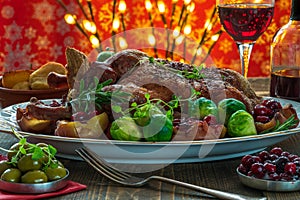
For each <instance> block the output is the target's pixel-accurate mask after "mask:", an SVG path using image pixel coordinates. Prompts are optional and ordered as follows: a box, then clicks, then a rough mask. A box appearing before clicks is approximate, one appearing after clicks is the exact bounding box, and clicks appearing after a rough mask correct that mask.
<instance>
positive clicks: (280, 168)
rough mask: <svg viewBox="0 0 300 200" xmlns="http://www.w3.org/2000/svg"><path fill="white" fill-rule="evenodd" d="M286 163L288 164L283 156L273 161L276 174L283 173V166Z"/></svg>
mask: <svg viewBox="0 0 300 200" xmlns="http://www.w3.org/2000/svg"><path fill="white" fill-rule="evenodd" d="M288 162H289V159H288V158H287V157H285V156H280V157H279V158H277V159H276V160H274V164H275V165H276V168H277V172H278V173H282V172H284V166H285V164H286V163H288Z"/></svg>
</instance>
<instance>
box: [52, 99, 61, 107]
mask: <svg viewBox="0 0 300 200" xmlns="http://www.w3.org/2000/svg"><path fill="white" fill-rule="evenodd" d="M49 106H50V107H59V106H61V104H60V103H59V102H58V101H56V100H52V102H51V103H50V104H49Z"/></svg>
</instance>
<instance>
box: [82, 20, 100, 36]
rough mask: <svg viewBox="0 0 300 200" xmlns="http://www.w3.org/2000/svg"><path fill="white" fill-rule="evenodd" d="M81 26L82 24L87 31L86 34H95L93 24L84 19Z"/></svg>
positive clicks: (95, 30) (95, 29) (95, 28)
mask: <svg viewBox="0 0 300 200" xmlns="http://www.w3.org/2000/svg"><path fill="white" fill-rule="evenodd" d="M82 24H83V27H84V28H85V30H87V31H88V32H90V33H93V34H95V33H96V32H97V27H96V25H95V23H94V22H91V21H89V20H87V19H84V20H83V21H82Z"/></svg>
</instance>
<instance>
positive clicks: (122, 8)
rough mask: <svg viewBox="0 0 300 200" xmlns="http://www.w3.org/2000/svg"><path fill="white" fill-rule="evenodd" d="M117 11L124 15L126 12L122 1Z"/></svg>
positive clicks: (121, 0) (122, 0)
mask: <svg viewBox="0 0 300 200" xmlns="http://www.w3.org/2000/svg"><path fill="white" fill-rule="evenodd" d="M118 10H119V12H120V13H122V14H124V13H125V11H126V3H125V1H124V0H120V2H119V7H118Z"/></svg>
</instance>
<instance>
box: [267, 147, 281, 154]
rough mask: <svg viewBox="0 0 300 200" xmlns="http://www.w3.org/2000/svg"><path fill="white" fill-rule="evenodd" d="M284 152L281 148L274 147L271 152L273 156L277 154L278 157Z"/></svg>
mask: <svg viewBox="0 0 300 200" xmlns="http://www.w3.org/2000/svg"><path fill="white" fill-rule="evenodd" d="M282 152H283V150H282V148H280V147H274V148H273V149H271V150H270V153H271V154H276V155H277V156H280V155H281V154H282Z"/></svg>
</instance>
